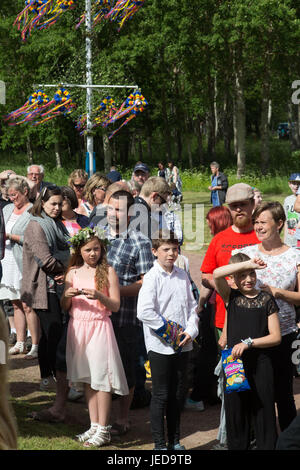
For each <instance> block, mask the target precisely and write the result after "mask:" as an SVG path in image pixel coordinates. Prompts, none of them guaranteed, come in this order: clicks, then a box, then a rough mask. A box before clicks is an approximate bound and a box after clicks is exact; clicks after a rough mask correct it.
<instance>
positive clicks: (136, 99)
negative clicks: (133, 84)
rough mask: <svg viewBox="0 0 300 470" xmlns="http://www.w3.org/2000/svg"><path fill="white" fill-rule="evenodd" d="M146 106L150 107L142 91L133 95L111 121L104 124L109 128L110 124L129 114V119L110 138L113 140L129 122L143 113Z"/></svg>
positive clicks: (108, 120)
mask: <svg viewBox="0 0 300 470" xmlns="http://www.w3.org/2000/svg"><path fill="white" fill-rule="evenodd" d="M146 106H148V102H147V100H146V98H145V97H144V96H143V95H142V93H141V91H140V90H137V91H135V92H134V93H131V94H130V95H129V96H128V98H126V100H125V101H124V103H123V104H122V105H121V107H120V109H119V110H118V111H117V112H116V113H115V114H114V115H113V116H112V117H111V118H110V119H107V120H106V121H104V122H103V126H104V127H107V126H108V125H109V124H113V123H114V122H115V121H117V120H118V119H121V118H123V117H124V116H126V115H128V114H129V117H127V119H125V121H124V122H123V123H122V124H121V126H120V127H119V128H118V129H116V130H115V131H114V132H112V133H111V134H110V135H109V137H108V138H109V139H111V138H112V137H113V136H114V135H115V134H116V133H117V132H119V130H120V129H121V128H122V127H123V126H126V125H127V124H128V122H129V121H131V120H132V119H133V118H135V117H136V116H137V115H138V114H140V113H142V112H143V111H144V110H145V107H146Z"/></svg>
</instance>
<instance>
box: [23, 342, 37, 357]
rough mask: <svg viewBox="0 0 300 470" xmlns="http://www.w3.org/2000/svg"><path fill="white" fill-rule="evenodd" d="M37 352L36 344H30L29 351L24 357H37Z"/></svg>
mask: <svg viewBox="0 0 300 470" xmlns="http://www.w3.org/2000/svg"><path fill="white" fill-rule="evenodd" d="M38 355H39V353H38V346H36V345H32V346H31V349H30V351H29V352H28V353H27V354H26V356H25V358H26V359H37V357H38Z"/></svg>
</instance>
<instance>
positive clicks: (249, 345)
mask: <svg viewBox="0 0 300 470" xmlns="http://www.w3.org/2000/svg"><path fill="white" fill-rule="evenodd" d="M241 342H242V343H244V344H247V346H248V348H252V346H253V339H252V338H250V337H249V338H247V339H241Z"/></svg>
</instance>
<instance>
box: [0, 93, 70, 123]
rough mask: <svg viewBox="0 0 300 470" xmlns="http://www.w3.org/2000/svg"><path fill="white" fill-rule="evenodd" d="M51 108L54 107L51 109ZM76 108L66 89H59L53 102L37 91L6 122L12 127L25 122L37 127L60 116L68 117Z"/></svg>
mask: <svg viewBox="0 0 300 470" xmlns="http://www.w3.org/2000/svg"><path fill="white" fill-rule="evenodd" d="M51 106H53V107H52V108H50V107H51ZM74 107H75V103H73V101H72V99H71V96H70V94H69V92H68V91H67V90H65V89H64V88H59V89H58V90H57V92H56V93H55V95H54V98H53V99H52V100H50V98H49V97H48V96H47V95H46V94H45V93H44V92H43V90H37V91H35V92H34V93H33V94H32V95H31V96H30V97H29V98H28V100H27V101H26V103H25V104H24V105H23V106H22V107H21V108H19V109H16V110H15V111H12V112H11V113H9V114H8V115H7V116H5V118H4V120H5V121H7V122H8V125H10V126H16V125H19V124H23V123H25V122H31V123H32V124H33V125H34V126H37V125H38V124H42V123H43V122H46V121H48V120H49V119H53V118H55V117H56V116H58V115H60V114H63V115H66V114H69V113H71V112H72V111H73V108H74ZM49 108H50V109H49ZM19 119H20V120H19Z"/></svg>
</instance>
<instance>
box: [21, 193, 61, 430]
mask: <svg viewBox="0 0 300 470" xmlns="http://www.w3.org/2000/svg"><path fill="white" fill-rule="evenodd" d="M62 203H63V196H62V191H61V189H60V188H59V187H57V186H48V187H45V188H43V190H42V192H41V194H40V195H39V197H38V198H37V200H36V201H35V203H34V204H33V206H32V208H31V209H30V211H29V212H30V214H31V218H30V221H29V223H28V225H27V228H26V230H25V233H24V244H23V280H22V289H21V300H22V301H23V302H25V303H26V304H27V305H28V306H29V307H32V308H33V309H34V310H35V311H36V313H37V316H38V317H39V319H40V326H41V338H40V342H39V347H38V360H39V367H40V373H41V379H42V380H41V384H40V388H41V390H49V389H50V386H51V385H52V387H53V386H54V385H55V382H56V381H57V383H58V382H59V375H60V374H61V375H63V373H65V367H66V366H65V358H64V357H63V354H62V355H58V354H57V352H58V346H59V342H60V340H61V338H62V334H63V315H62V311H61V308H60V298H59V294H60V291H61V292H62V287H63V286H62V284H63V280H64V272H65V270H66V267H67V264H68V261H69V256H70V251H69V245H68V243H67V239H68V238H69V237H70V235H69V233H68V231H67V230H66V228H65V226H64V224H63V223H62V221H61V210H62ZM60 383H61V382H60ZM58 391H59V387H58V388H57V392H58ZM57 405H58V404H57ZM41 413H42V412H41ZM49 413H50V414H51V416H52V418H53V420H54V419H57V420H61V419H62V418H63V417H62V413H63V411H62V410H61V409H58V408H55V405H54V407H53V408H52V409H51V411H49V410H47V413H46V414H47V416H45V420H48V421H49V420H50V415H49ZM42 418H43V416H42V417H39V419H42ZM46 418H47V419H46ZM36 419H38V418H36Z"/></svg>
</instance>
